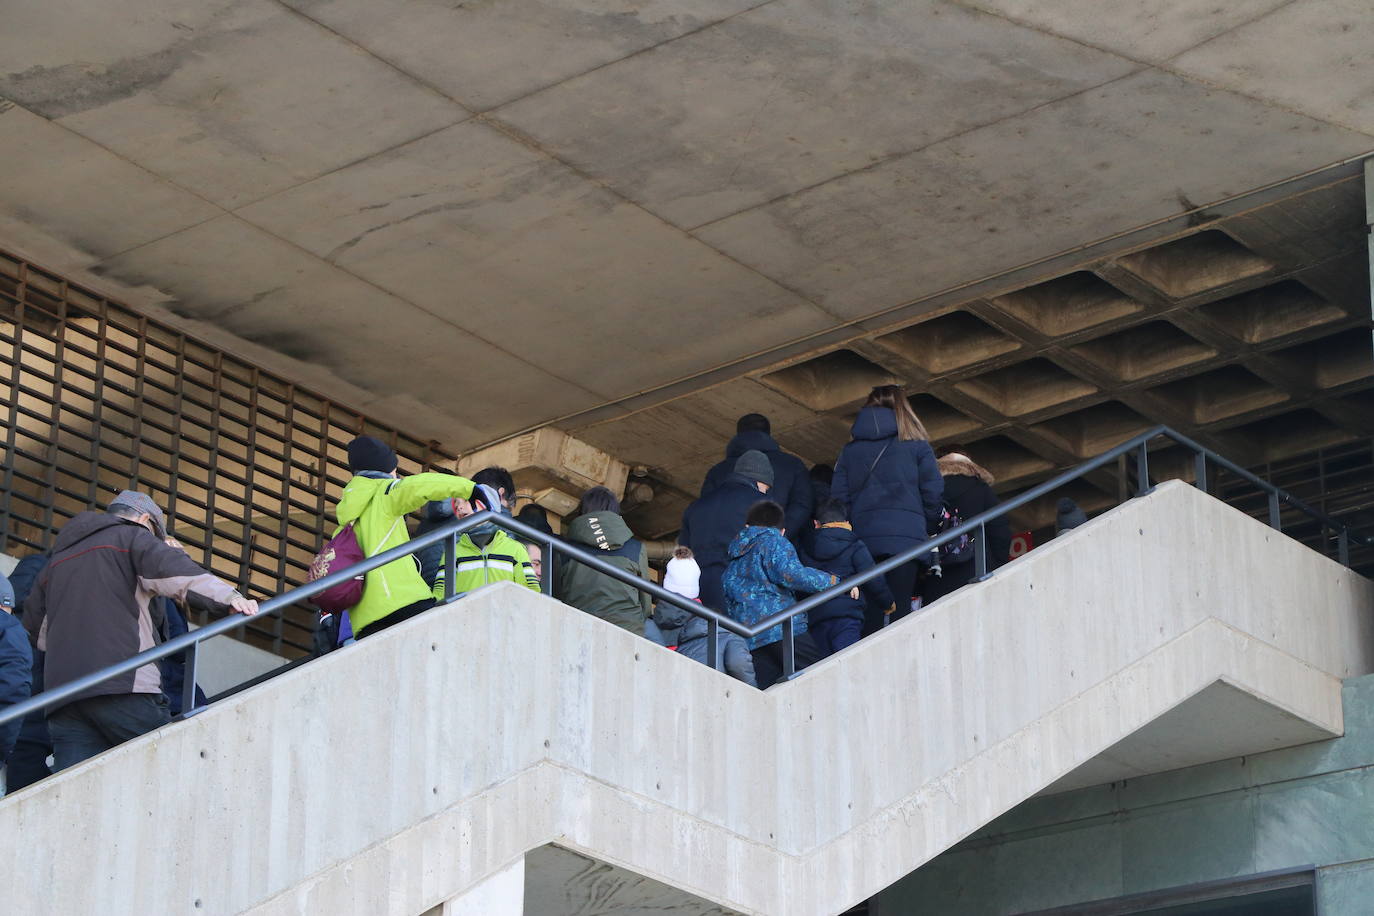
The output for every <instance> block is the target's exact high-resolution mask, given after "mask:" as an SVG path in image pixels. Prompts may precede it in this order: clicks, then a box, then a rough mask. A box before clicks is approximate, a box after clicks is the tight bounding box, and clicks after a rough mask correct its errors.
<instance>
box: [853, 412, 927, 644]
mask: <svg viewBox="0 0 1374 916" xmlns="http://www.w3.org/2000/svg"><path fill="white" fill-rule="evenodd" d="M851 432H852V435H853V439H852V440H851V441H850V443H849V444H848V445H846V446H845V447H844V450H843V451H841V452H840V459H839V461H838V462H836V464H835V477H834V480H832V481H831V485H830V497H831V499H837V500H839V501H840V502H841V503H843V504H844V506H845V509H846V511H847V512H848V513H849V521H850V523H851V524H852V525H853V526H854V534H856V535H857V536H858V537H859V539H860V540H861V541H863V542H864V543H865V544H866V545H868V549H869V550H871V551H872V552H873V558H874V559H875V560H877V561H879V562H881V561H882V560H884V559H885V558H887V557H891V556H895V555H897V554H899V553H903V552H905V551H908V550H910V549H912V548H913V547H917V546H919V545H920V544H922V543H924V542H925V541H927V540H929V536H928V532H929V531H933V530H935V527H936V526H937V525H938V524H939V523H940V509H941V506H942V503H941V497H942V496H943V494H944V489H945V484H944V480H943V479H942V478H941V477H940V470H939V468H938V467H936V464H935V452H934V451H932V450H931V447H930V441H929V440H930V437H929V436H927V435H926V430H925V427H924V426H922V425H921V421H920V420H919V419H918V418H917V416H916V412H915V411H914V410H912V409H911V404H910V402H908V401H907V399H906V392H905V391H903V390H902V388H901V386H899V385H879V386H878V387H877V388H874V389H873V391H872V392H871V393H870V394H869V396H868V402H867V403H866V404H865V405H864V407H863V409H862V410H860V411H859V416H858V418H856V419H855V420H854V427H853V429H852V431H851ZM928 565H929V558H925V560H924V561H923V560H922V559H921V558H918V559H915V560H912V561H910V562H908V563H904V564H902V565H901V566H899V567H897V568H896V569H894V570H893V571H892V572H890V573H888V574H887V584H888V587H889V588H890V589H891V591H892V597H893V598H894V599H895V600H896V603H897V611H896V613H895V614H893V615H892V616H893V619H896V618H899V617H901V616H903V615H904V614H906V613H908V612H909V611H910V610H911V597H912V595H913V594H915V587H916V574H917V572H918V571H919V570H920V569H921V567H922V566H928ZM875 622H876V623H879V624H880V623H881V619H879V620H877V621H874V620H869V621H868V622H867V625H866V627H865V634H864V635H867V634H868V632H870V631H871V630H872V628H873V625H874V624H875Z"/></svg>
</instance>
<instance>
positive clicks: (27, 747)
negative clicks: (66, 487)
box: [5, 553, 52, 792]
mask: <svg viewBox="0 0 1374 916" xmlns="http://www.w3.org/2000/svg"><path fill="white" fill-rule="evenodd" d="M48 559H49V554H46V553H35V554H30V555H29V556H27V557H24V558H23V559H22V560H20V561H19V565H18V566H16V567H15V568H14V571H13V572H11V573H10V576H9V582H10V586H11V587H12V588H13V589H14V605H15V614H16V615H22V614H23V608H24V600H25V599H26V598H28V596H29V592H30V591H31V590H32V589H33V585H34V583H35V582H36V581H37V580H38V575H39V573H41V572H43V569H44V568H45V567H46V566H47V565H48ZM16 619H20V620H22V616H17V617H16ZM24 638H25V639H26V640H27V639H28V635H27V633H26V634H25V636H24ZM29 683H30V685H31V687H30V689H31V690H40V689H42V684H43V653H42V652H39V651H38V650H36V649H35V650H34V651H33V675H32V677H31V678H30V679H29ZM50 756H52V737H51V736H50V735H49V734H48V717H47V714H46V713H44V711H43V710H41V709H40V710H38V711H37V712H31V713H29V714H28V715H27V716H25V717H24V722H23V725H21V726H20V728H19V739H18V741H16V742H15V745H14V750H13V751H11V752H10V757H9V761H8V765H7V767H6V772H5V782H6V783H7V784H8V791H10V792H18V791H19V790H20V789H22V788H24V787H25V786H30V785H33V784H34V783H36V782H38V780H40V779H46V778H48V777H49V776H51V775H52V770H51V769H49V768H48V758H49V757H50Z"/></svg>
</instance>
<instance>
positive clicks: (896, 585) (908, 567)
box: [863, 554, 921, 636]
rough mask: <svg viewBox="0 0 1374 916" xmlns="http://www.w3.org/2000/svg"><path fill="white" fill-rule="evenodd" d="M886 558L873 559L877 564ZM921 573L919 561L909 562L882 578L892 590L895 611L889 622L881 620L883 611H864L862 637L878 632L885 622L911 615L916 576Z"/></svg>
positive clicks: (872, 609) (869, 609) (874, 609)
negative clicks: (895, 605) (895, 603)
mask: <svg viewBox="0 0 1374 916" xmlns="http://www.w3.org/2000/svg"><path fill="white" fill-rule="evenodd" d="M888 556H891V554H888V555H887V556H882V557H874V559H875V560H877V561H878V562H879V563H881V562H882V561H883V560H886V559H887V558H888ZM920 571H921V561H920V560H911V561H910V562H907V563H903V564H902V565H901V566H898V567H897V568H896V569H894V570H892V572H890V573H888V574H887V576H885V577H884V578H886V579H887V587H888V588H889V589H891V590H892V600H893V601H895V602H897V610H896V611H894V612H893V614H892V620H891V621H884V620H883V616H884V615H883V609H882V608H873V607H870V608H868V609H867V610H866V611H864V630H863V635H865V636H869V635H871V634H873V633H876V632H878V631H879V630H881V629H882V628H883V626H884V625H885V623H887V622H894V623H895V622H896V621H898V620H901V619H902V618H903V617H905V616H906V615H907V614H910V613H911V599H912V597H913V596H914V595H915V594H916V576H917V574H918V573H920Z"/></svg>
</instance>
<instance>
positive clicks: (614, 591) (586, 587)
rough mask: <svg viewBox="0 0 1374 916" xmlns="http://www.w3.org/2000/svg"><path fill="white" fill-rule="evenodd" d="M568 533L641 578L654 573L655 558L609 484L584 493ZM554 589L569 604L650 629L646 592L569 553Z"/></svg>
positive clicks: (635, 628)
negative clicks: (651, 566) (622, 513)
mask: <svg viewBox="0 0 1374 916" xmlns="http://www.w3.org/2000/svg"><path fill="white" fill-rule="evenodd" d="M567 539H568V540H569V541H571V542H572V543H574V544H576V545H578V546H579V547H586V548H590V549H591V550H592V552H593V553H596V554H598V555H600V556H601V557H602V558H603V559H605V560H607V561H608V562H610V563H612V564H614V565H615V566H617V567H619V568H620V569H623V570H625V571H626V572H628V573H632V574H633V575H636V576H638V577H640V578H641V579H647V578H648V577H649V559H648V555H647V553H646V552H645V550H644V545H643V544H641V543H640V542H639V541H638V540H637V539H636V538H635V536H634V533H633V532H631V531H630V527H629V526H628V525H626V524H625V520H624V519H622V518H621V517H620V501H619V500H618V499H616V498H615V494H614V493H612V492H611V491H610V490H608V489H606V488H605V487H592V488H591V489H590V490H588V491H587V492H586V493H584V494H583V495H582V502H581V504H580V505H579V506H578V509H577V518H576V519H575V520H574V521H573V523H572V524H571V525H570V526H569V527H568V534H567ZM554 595H555V596H556V597H557V598H558V599H559V600H560V601H562V602H563V603H564V604H570V605H572V606H573V607H575V608H579V609H580V610H583V611H586V612H587V613H588V614H591V615H592V616H593V617H600V618H601V619H602V620H605V621H607V622H608V623H613V624H615V625H616V626H618V627H623V628H624V629H626V630H629V631H630V632H631V633H634V634H635V635H636V636H643V635H644V621H645V620H647V619H648V617H649V614H650V613H651V612H652V602H651V599H650V598H649V595H648V594H647V593H646V592H641V591H638V590H636V589H635V588H634V587H633V586H630V585H627V584H625V583H623V582H619V581H617V580H615V579H612V578H611V577H610V576H608V575H606V574H605V573H600V572H597V571H596V570H594V569H592V568H591V567H590V566H587V565H585V564H583V563H579V562H578V561H577V560H576V559H574V558H572V557H569V558H567V559H565V560H563V562H562V563H560V564H559V566H558V568H557V570H556V578H555V580H554Z"/></svg>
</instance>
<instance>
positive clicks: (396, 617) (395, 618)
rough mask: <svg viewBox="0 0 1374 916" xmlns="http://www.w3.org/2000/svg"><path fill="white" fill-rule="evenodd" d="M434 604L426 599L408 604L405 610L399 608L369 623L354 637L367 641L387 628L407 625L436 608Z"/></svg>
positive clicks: (432, 600) (429, 599)
mask: <svg viewBox="0 0 1374 916" xmlns="http://www.w3.org/2000/svg"><path fill="white" fill-rule="evenodd" d="M434 603H435V602H434V599H433V598H426V599H425V600H424V601H417V602H415V603H414V604H407V605H406V606H405V607H403V608H397V609H396V610H394V611H392V612H391V613H390V614H387V615H386V616H385V617H383V618H382V619H381V620H374V621H372V623H369V624H368V625H367V626H365V627H363V628H362V629H361V630H359V631H358V632H357V633H354V634H353V637H354V638H355V639H365V638H367V637H368V636H371V635H372V634H373V633H380V632H381V631H382V630H385V629H386V628H387V627H394V626H396V624H398V623H405V622H406V621H407V620H409V619H410V618H412V617H415V616H418V615H420V614H423V613H424V612H425V611H427V610H429V609H430V608H432V607H434Z"/></svg>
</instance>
